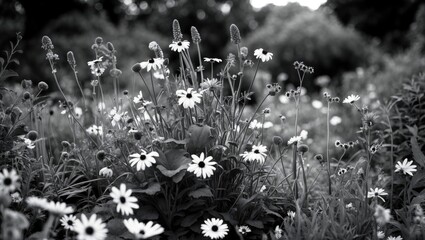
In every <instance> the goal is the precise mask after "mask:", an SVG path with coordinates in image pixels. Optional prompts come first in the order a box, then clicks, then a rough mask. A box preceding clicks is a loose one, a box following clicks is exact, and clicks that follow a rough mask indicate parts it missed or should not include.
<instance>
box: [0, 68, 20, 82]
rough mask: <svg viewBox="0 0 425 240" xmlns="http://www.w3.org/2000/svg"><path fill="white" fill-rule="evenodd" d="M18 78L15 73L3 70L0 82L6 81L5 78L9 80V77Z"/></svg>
mask: <svg viewBox="0 0 425 240" xmlns="http://www.w3.org/2000/svg"><path fill="white" fill-rule="evenodd" d="M18 76H19V75H18V73H16V72H15V71H13V70H10V69H6V70H4V72H3V75H1V77H0V81H3V80H6V79H7V78H10V77H18Z"/></svg>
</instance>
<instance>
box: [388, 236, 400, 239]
mask: <svg viewBox="0 0 425 240" xmlns="http://www.w3.org/2000/svg"><path fill="white" fill-rule="evenodd" d="M387 240H403V238H402V237H401V236H397V237H393V236H389V237H388V238H387Z"/></svg>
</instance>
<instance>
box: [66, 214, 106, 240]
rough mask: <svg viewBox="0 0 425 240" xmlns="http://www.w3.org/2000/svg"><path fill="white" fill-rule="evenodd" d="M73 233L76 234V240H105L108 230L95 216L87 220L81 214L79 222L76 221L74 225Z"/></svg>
mask: <svg viewBox="0 0 425 240" xmlns="http://www.w3.org/2000/svg"><path fill="white" fill-rule="evenodd" d="M74 231H75V232H76V233H77V239H78V240H104V239H106V236H107V233H108V229H107V228H106V224H105V223H103V222H102V219H100V218H97V216H96V214H93V215H91V216H90V218H87V216H86V215H84V214H81V220H80V219H77V220H76V221H75V223H74Z"/></svg>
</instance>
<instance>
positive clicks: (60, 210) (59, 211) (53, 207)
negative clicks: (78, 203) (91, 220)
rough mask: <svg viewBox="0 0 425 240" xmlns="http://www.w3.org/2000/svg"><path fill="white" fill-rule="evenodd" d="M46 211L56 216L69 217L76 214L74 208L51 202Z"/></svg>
mask: <svg viewBox="0 0 425 240" xmlns="http://www.w3.org/2000/svg"><path fill="white" fill-rule="evenodd" d="M45 209H46V210H47V211H49V212H50V213H52V214H55V215H59V216H62V215H67V214H70V213H73V212H74V209H73V208H72V207H69V206H67V205H66V204H65V203H61V202H54V201H50V202H48V204H47V205H46V206H45Z"/></svg>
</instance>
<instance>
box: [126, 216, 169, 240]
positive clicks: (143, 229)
mask: <svg viewBox="0 0 425 240" xmlns="http://www.w3.org/2000/svg"><path fill="white" fill-rule="evenodd" d="M123 223H124V225H125V227H126V228H127V230H128V231H129V232H130V233H131V234H133V235H134V236H135V237H136V239H148V238H151V237H154V236H157V235H160V234H161V233H163V232H164V228H163V227H162V226H161V225H159V224H155V223H153V222H152V221H149V222H148V223H146V224H144V223H143V222H139V221H138V220H137V219H135V218H129V219H125V220H124V221H123Z"/></svg>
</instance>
